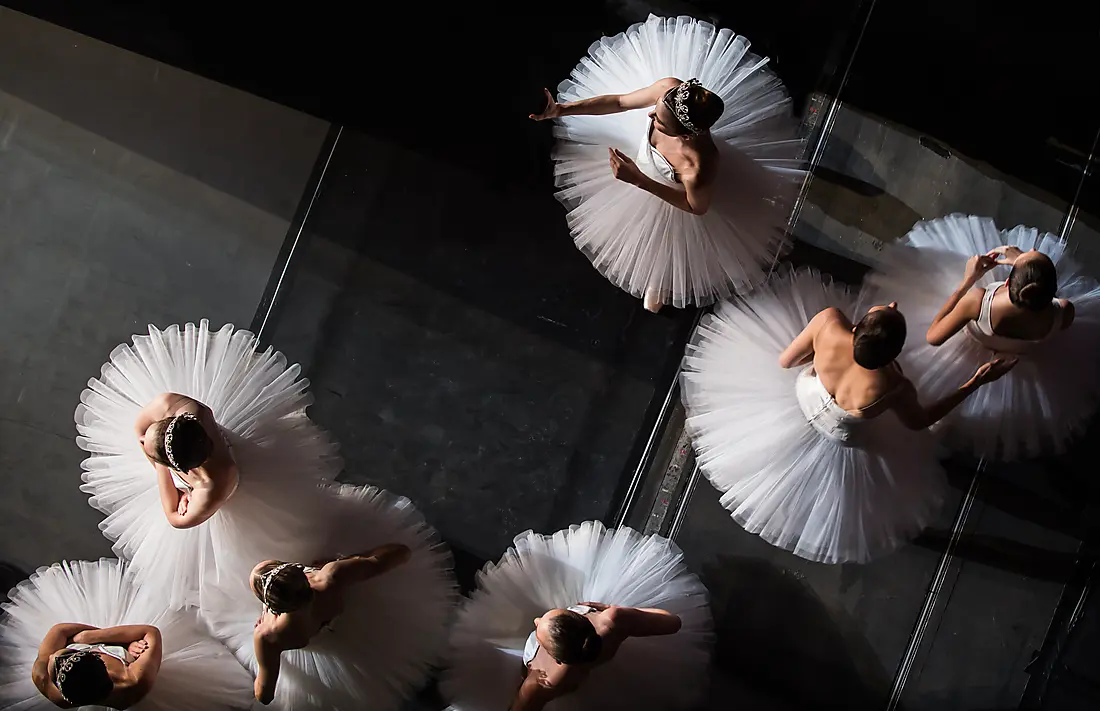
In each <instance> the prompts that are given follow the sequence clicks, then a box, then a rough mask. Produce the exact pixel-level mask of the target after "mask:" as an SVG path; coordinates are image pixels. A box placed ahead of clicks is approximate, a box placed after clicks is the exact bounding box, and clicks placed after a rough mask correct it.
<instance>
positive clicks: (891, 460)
mask: <svg viewBox="0 0 1100 711" xmlns="http://www.w3.org/2000/svg"><path fill="white" fill-rule="evenodd" d="M872 305H874V304H873V303H869V294H868V292H866V291H861V292H859V293H858V294H853V293H851V292H849V291H847V290H846V289H844V288H842V287H841V286H839V285H835V284H833V283H830V282H826V281H823V280H822V277H821V275H819V274H818V273H816V272H814V271H811V270H803V271H797V272H790V273H787V274H785V275H782V276H777V277H775V278H774V279H772V280H771V281H769V282H768V283H767V284H765V285H763V286H761V287H760V288H759V289H757V290H756V291H754V292H753V293H752V294H751V295H750V296H749V297H748V298H747V299H746V300H744V301H739V302H737V303H730V302H723V303H722V304H721V305H719V307H718V308H717V310H716V311H715V312H714V313H712V314H708V315H707V316H705V317H704V318H703V320H702V321H701V322H700V324H699V327H698V329H697V330H696V331H695V333H694V335H693V336H692V338H691V342H690V343H689V344H688V348H687V354H686V355H685V357H684V364H683V376H682V386H683V400H684V407H685V409H686V410H687V428H688V431H689V433H690V434H691V436H692V439H693V440H694V445H695V451H696V452H697V454H698V459H699V466H700V468H701V469H702V471H703V473H704V474H705V475H706V477H707V478H708V479H709V480H710V482H711V484H713V485H714V487H715V488H716V489H718V490H719V491H720V492H722V499H721V500H722V505H723V506H725V507H726V508H727V509H729V511H730V512H731V513H732V515H733V518H734V520H736V521H737V522H738V523H739V524H741V525H742V526H744V527H745V529H746V530H748V531H749V532H750V533H755V534H757V535H759V536H760V537H762V538H763V539H764V540H766V541H768V542H769V543H771V544H772V545H775V546H779V547H780V548H785V549H787V550H789V551H792V552H794V553H795V554H796V555H799V556H801V557H803V558H807V559H809V560H814V561H820V562H823V563H844V562H856V563H862V562H866V561H867V560H870V559H871V558H873V557H876V556H879V555H882V554H884V553H887V552H889V551H891V550H893V549H894V548H896V547H897V546H899V545H900V544H902V543H903V542H905V541H906V540H908V539H910V538H912V537H913V536H915V535H917V534H918V533H919V532H920V531H921V529H923V528H924V526H925V525H926V524H927V523H928V521H929V520H930V519H931V517H932V516H933V515H935V513H936V512H937V510H938V508H939V505H940V502H941V500H942V495H943V491H944V487H945V485H946V484H945V479H944V476H943V470H942V468H941V467H940V465H939V463H938V462H937V460H936V457H935V452H934V447H933V446H932V442H931V439H930V436H929V435H928V433H927V432H913V431H911V430H909V429H907V428H906V427H905V426H904V425H902V424H901V422H900V421H899V420H898V419H897V417H896V416H895V415H894V414H893V413H892V412H886V413H884V414H883V415H881V416H879V417H876V418H874V419H871V420H867V421H862V422H860V423H859V424H858V426H857V427H858V432H859V440H858V443H856V444H855V445H854V446H852V445H845V444H843V443H841V442H839V441H837V440H836V439H833V438H831V437H828V436H826V435H825V434H822V433H821V432H819V431H818V430H817V429H816V428H815V427H813V426H812V425H811V424H810V422H809V421H808V420H807V417H806V415H805V414H804V413H803V409H802V407H801V406H800V404H799V399H798V395H797V393H796V387H797V385H798V380H799V377H800V373H801V369H798V368H791V369H783V368H781V367H780V366H779V363H778V359H779V354H780V353H781V352H782V351H783V350H784V349H785V348H786V347H787V346H788V345H789V344H790V342H791V341H792V340H794V338H795V337H796V336H797V335H798V334H799V333H801V332H802V329H803V328H805V326H806V324H808V323H809V321H810V319H811V318H813V316H814V315H815V314H817V313H818V312H820V311H822V310H823V309H825V308H828V307H830V306H833V307H836V308H839V309H840V310H841V311H843V312H844V313H845V314H846V315H847V316H848V317H849V318H852V319H858V318H860V317H862V314H864V313H865V312H866V310H867V308H869V307H870V306H872ZM807 367H808V366H807ZM803 377H805V376H803Z"/></svg>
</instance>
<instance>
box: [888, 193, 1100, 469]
mask: <svg viewBox="0 0 1100 711" xmlns="http://www.w3.org/2000/svg"><path fill="white" fill-rule="evenodd" d="M1002 245H1014V246H1017V247H1019V248H1020V249H1022V250H1024V251H1027V250H1029V249H1038V250H1039V251H1041V252H1043V253H1045V254H1047V255H1049V256H1050V257H1051V259H1052V260H1053V261H1054V263H1055V265H1056V267H1057V269H1058V292H1057V296H1058V297H1059V298H1064V299H1069V300H1070V301H1071V302H1073V306H1074V310H1075V312H1076V315H1075V318H1074V321H1073V325H1072V326H1071V327H1070V328H1069V329H1068V330H1066V331H1064V332H1062V333H1058V334H1056V335H1054V336H1052V337H1051V338H1050V339H1049V340H1047V341H1046V342H1044V343H1041V344H1039V345H1038V346H1036V347H1035V348H1034V349H1032V350H1031V351H1030V352H1028V353H1026V354H1022V355H1019V362H1018V364H1017V365H1016V367H1015V368H1014V369H1013V370H1012V371H1010V372H1009V373H1008V374H1007V375H1005V376H1004V377H1002V378H1001V379H1000V380H998V381H996V382H994V383H991V384H989V385H985V386H983V387H982V388H981V389H979V390H978V391H977V392H976V393H974V394H973V395H971V396H970V397H969V398H967V400H966V401H965V402H964V403H963V404H962V405H960V406H959V407H957V408H956V409H955V410H954V411H953V412H952V413H951V414H950V415H948V417H947V418H946V419H945V420H944V421H943V422H942V424H941V425H940V426H939V427H937V428H936V432H937V434H938V435H942V437H943V438H944V441H945V442H946V443H948V444H949V445H950V446H952V447H953V448H955V449H958V450H960V451H962V450H965V451H968V452H971V453H973V454H975V455H977V456H984V457H991V458H999V459H1016V458H1019V457H1026V456H1039V455H1045V454H1051V453H1056V452H1060V451H1062V450H1064V449H1065V447H1066V445H1067V444H1068V443H1069V441H1070V440H1071V439H1072V438H1073V436H1074V435H1076V434H1079V433H1080V432H1081V430H1082V429H1083V427H1084V425H1085V424H1086V422H1087V420H1088V419H1089V417H1090V416H1091V415H1092V414H1093V412H1095V409H1096V403H1097V401H1098V398H1100V284H1098V283H1097V281H1096V280H1095V279H1093V278H1091V277H1089V276H1087V275H1086V274H1085V273H1084V271H1083V269H1082V267H1081V265H1080V264H1079V263H1078V262H1077V261H1076V260H1074V259H1073V258H1072V257H1071V256H1070V255H1069V254H1068V253H1067V250H1066V247H1065V245H1064V243H1062V242H1061V241H1060V240H1059V239H1058V238H1057V237H1056V236H1055V235H1053V234H1050V233H1044V232H1041V231H1039V230H1037V229H1035V228H1034V227H1024V226H1019V227H1015V228H1013V229H1010V230H999V229H998V228H997V226H996V224H995V223H994V222H993V220H992V219H991V218H988V217H978V216H974V215H961V214H956V215H949V216H946V217H941V218H938V219H935V220H929V221H926V222H920V223H917V225H916V226H915V227H914V228H913V230H912V231H911V232H910V233H909V234H908V235H907V237H906V239H905V240H903V241H902V242H900V243H898V244H896V245H893V246H890V247H887V248H886V249H885V250H884V251H883V252H882V253H881V254H880V255H879V258H878V261H877V263H876V264H875V269H874V271H873V272H872V273H871V274H870V276H869V277H868V279H869V281H870V282H871V283H873V284H874V285H875V286H876V287H877V288H878V289H879V291H880V293H882V294H883V296H884V298H889V299H891V300H896V301H897V302H898V303H899V305H900V307H901V309H902V310H903V312H904V313H905V316H906V319H907V321H908V325H909V339H908V341H907V342H906V348H905V351H904V353H903V354H902V358H901V361H902V363H903V364H904V366H905V369H906V373H907V374H908V375H909V377H910V378H911V379H912V380H913V382H914V383H915V384H916V386H917V389H918V391H919V392H920V393H921V396H922V397H924V398H927V399H934V398H938V397H942V396H944V395H946V394H948V393H950V392H951V390H953V389H954V388H956V387H958V385H959V384H960V383H961V382H963V381H965V380H966V379H967V378H969V377H970V376H971V375H973V374H974V371H975V370H977V368H978V366H980V365H981V364H982V363H985V362H987V361H988V360H990V358H992V357H994V356H996V355H1000V354H996V353H993V352H991V351H990V350H988V349H987V348H986V347H984V346H983V345H982V344H980V343H978V342H977V341H976V340H975V339H974V338H973V337H971V336H970V335H969V334H967V333H966V331H965V329H964V330H963V331H960V332H959V333H956V334H955V335H954V336H952V337H951V338H950V339H948V341H947V342H946V343H944V344H943V345H942V346H938V347H933V346H930V345H928V343H927V342H926V341H925V338H924V335H925V333H926V332H927V330H928V328H929V327H930V326H931V325H932V319H933V318H934V317H935V315H936V313H937V312H938V311H939V309H940V308H941V307H942V306H943V304H944V302H946V301H947V299H948V298H949V297H950V296H951V294H952V292H954V290H955V289H956V288H957V287H958V285H959V283H960V282H961V281H962V279H963V275H964V271H965V268H966V261H967V259H969V258H970V257H972V256H974V255H976V254H985V253H986V252H988V251H989V250H991V249H993V248H995V247H999V246H1002ZM1009 270H1010V267H1008V266H1000V267H997V268H996V269H994V270H993V271H991V272H990V273H988V274H986V275H985V276H984V277H982V279H981V280H980V281H979V282H978V284H977V286H981V287H984V286H987V285H989V284H992V283H994V282H998V281H1004V280H1005V279H1006V278H1007V277H1008V274H1009ZM1003 355H1005V356H1013V357H1015V356H1016V355H1017V354H1008V353H1005V354H1003Z"/></svg>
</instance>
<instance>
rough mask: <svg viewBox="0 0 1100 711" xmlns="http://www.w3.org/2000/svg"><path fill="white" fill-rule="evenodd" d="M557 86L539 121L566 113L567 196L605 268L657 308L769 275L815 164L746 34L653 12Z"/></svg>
mask: <svg viewBox="0 0 1100 711" xmlns="http://www.w3.org/2000/svg"><path fill="white" fill-rule="evenodd" d="M686 77H691V78H687V79H686V80H685V78H686ZM544 91H545V93H546V100H547V105H546V108H545V109H543V110H542V111H541V112H539V113H537V114H531V115H530V118H532V119H534V120H536V121H542V120H547V119H555V120H556V121H557V122H558V125H557V126H556V127H555V135H556V136H557V137H558V139H559V142H558V147H557V149H556V150H555V154H554V161H555V167H554V173H555V176H556V179H557V182H558V185H559V188H560V190H559V192H558V198H559V199H560V200H561V201H562V202H564V203H565V204H566V205H567V206H568V207H569V210H570V211H569V214H568V221H569V227H570V230H571V231H572V233H573V237H574V240H575V241H576V244H577V246H578V247H579V248H580V249H581V250H582V251H583V252H584V253H585V254H586V255H587V256H588V257H589V259H590V260H591V261H592V263H593V265H594V266H595V267H596V268H597V269H599V270H600V272H601V273H603V274H604V276H606V277H607V278H608V279H610V280H611V281H612V282H613V283H614V284H616V285H617V286H619V287H620V288H622V289H623V290H625V291H627V292H629V293H630V294H632V295H634V296H637V297H641V298H643V299H644V305H645V308H646V309H649V310H650V311H657V310H659V309H660V307H661V305H662V304H664V303H672V304H673V305H674V306H676V307H684V306H687V305H690V304H695V305H699V306H702V305H706V304H709V303H711V302H713V301H715V300H716V299H719V298H724V297H726V296H729V295H730V294H731V293H733V291H734V290H742V289H745V288H748V287H751V286H752V285H754V284H755V283H757V282H759V281H762V280H763V278H764V276H765V274H766V270H767V269H768V268H769V267H770V265H771V264H772V263H773V262H774V261H775V260H776V259H777V258H778V256H779V253H780V252H781V251H782V250H783V249H784V248H785V247H786V246H787V245H788V240H787V238H786V236H785V231H786V222H787V217H788V212H789V208H790V206H791V200H792V199H793V197H794V194H795V192H796V191H797V188H798V185H799V183H800V181H801V179H802V177H803V175H804V172H803V171H802V170H801V169H800V167H799V166H800V161H799V157H800V155H801V151H802V142H801V141H800V140H798V139H797V138H796V124H795V122H794V120H793V118H792V116H791V112H790V99H789V97H788V96H787V93H786V90H785V89H784V87H783V84H782V83H781V82H780V81H779V79H778V78H777V77H776V76H775V74H773V73H772V72H771V71H770V70H769V69H768V68H767V60H766V59H761V58H760V57H757V56H756V55H754V54H752V53H750V52H749V42H748V40H747V39H745V38H744V37H741V36H740V35H735V34H734V33H732V32H730V31H729V30H717V29H716V28H715V27H714V26H712V25H710V24H708V23H705V22H698V21H696V20H693V19H691V18H687V17H681V18H676V19H670V18H659V17H654V16H650V18H649V19H648V20H647V21H646V22H645V23H642V24H638V25H634V26H632V27H631V28H630V29H628V30H627V31H626V32H625V33H623V34H620V35H617V36H615V37H610V38H606V37H605V38H603V39H601V40H600V41H599V42H597V43H595V44H593V45H592V47H591V48H590V49H589V56H588V57H585V58H584V59H582V60H581V63H580V64H579V65H577V67H576V69H574V70H573V73H572V75H571V78H570V79H569V80H567V81H565V82H562V84H561V85H560V86H559V87H558V98H557V99H555V98H554V96H553V95H552V94H551V93H550V92H549V90H544ZM644 110H648V113H646V112H644ZM639 141H641V145H640V146H639ZM632 155H633V156H635V158H634V159H632V158H631V157H630V156H632ZM609 163H610V170H609V169H608V165H609Z"/></svg>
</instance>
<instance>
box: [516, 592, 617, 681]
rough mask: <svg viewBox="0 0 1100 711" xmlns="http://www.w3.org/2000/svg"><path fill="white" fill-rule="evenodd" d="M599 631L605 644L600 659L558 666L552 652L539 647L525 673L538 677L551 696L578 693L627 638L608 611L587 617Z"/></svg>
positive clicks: (589, 614) (590, 614)
mask: <svg viewBox="0 0 1100 711" xmlns="http://www.w3.org/2000/svg"><path fill="white" fill-rule="evenodd" d="M584 617H586V618H587V619H588V620H589V621H590V622H591V623H592V626H593V627H595V628H596V634H598V635H599V636H600V639H601V640H602V642H603V644H602V645H601V647H600V656H599V658H598V659H597V660H596V661H594V662H589V663H588V664H558V662H557V661H555V660H554V658H553V657H551V656H550V653H549V652H547V651H546V650H545V649H543V648H542V647H539V650H538V652H536V653H535V657H534V659H532V660H531V662H530V663H529V664H528V665H527V671H526V674H527V675H528V676H535V677H536V678H537V679H538V681H539V684H540V685H541V686H542V687H544V688H545V689H546V693H547V695H548V696H549V697H552V698H557V697H559V696H563V695H565V694H568V693H570V692H573V691H576V690H577V688H578V687H580V685H581V684H582V683H584V680H585V679H587V678H588V675H589V674H590V673H591V672H592V670H593V669H595V668H596V667H598V666H601V665H603V664H607V663H608V662H609V661H611V660H612V659H613V658H614V657H615V653H616V652H618V651H619V647H620V646H622V643H623V641H624V640H625V639H626V636H625V635H623V634H621V633H620V632H619V631H618V630H617V629H616V628H615V624H614V622H612V615H611V613H610V611H609V610H603V611H592V612H589V613H588V614H586V615H584Z"/></svg>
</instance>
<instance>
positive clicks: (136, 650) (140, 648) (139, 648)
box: [126, 639, 149, 659]
mask: <svg viewBox="0 0 1100 711" xmlns="http://www.w3.org/2000/svg"><path fill="white" fill-rule="evenodd" d="M147 649H149V643H148V642H146V641H145V640H144V639H139V640H138V641H136V642H130V646H129V647H127V648H126V651H128V652H129V653H130V656H131V657H133V658H134V659H137V658H138V657H140V656H141V655H142V654H143V653H144V652H145V650H147Z"/></svg>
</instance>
